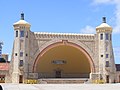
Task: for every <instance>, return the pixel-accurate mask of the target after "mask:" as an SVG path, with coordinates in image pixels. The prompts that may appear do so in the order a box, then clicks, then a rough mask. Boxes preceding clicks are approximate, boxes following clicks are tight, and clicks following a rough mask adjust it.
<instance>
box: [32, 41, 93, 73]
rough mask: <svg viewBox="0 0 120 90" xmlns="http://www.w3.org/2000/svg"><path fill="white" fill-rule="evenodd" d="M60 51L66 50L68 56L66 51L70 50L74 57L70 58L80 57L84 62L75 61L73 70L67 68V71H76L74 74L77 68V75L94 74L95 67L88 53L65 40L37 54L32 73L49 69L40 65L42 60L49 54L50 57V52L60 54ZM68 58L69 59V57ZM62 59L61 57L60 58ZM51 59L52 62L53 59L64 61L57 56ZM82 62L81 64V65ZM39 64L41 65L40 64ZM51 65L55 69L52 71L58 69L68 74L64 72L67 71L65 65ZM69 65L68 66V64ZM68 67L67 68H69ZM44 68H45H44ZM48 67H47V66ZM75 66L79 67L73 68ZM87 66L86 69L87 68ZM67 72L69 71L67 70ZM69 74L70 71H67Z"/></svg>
mask: <svg viewBox="0 0 120 90" xmlns="http://www.w3.org/2000/svg"><path fill="white" fill-rule="evenodd" d="M61 49H63V50H65V49H66V51H67V54H66V55H67V56H68V53H69V51H68V50H70V51H71V52H73V53H75V56H74V54H73V55H70V56H73V57H74V58H75V57H76V58H77V57H78V58H79V59H80V57H82V56H84V60H83V61H84V62H82V60H76V61H77V62H76V63H75V64H77V65H73V67H74V68H69V69H71V70H72V71H76V72H78V68H79V70H80V72H79V73H83V72H84V73H91V72H95V65H94V62H93V60H92V58H91V56H90V55H89V53H88V52H86V50H85V49H83V48H82V47H80V46H79V45H77V44H75V43H72V42H68V41H67V40H63V41H62V42H56V43H53V44H51V45H49V46H47V47H46V48H44V49H43V50H42V51H41V52H40V53H39V55H38V56H37V58H36V59H35V62H34V65H33V72H40V70H41V72H43V71H42V70H43V69H41V68H45V67H46V68H49V69H50V67H47V66H46V65H43V64H44V62H42V63H41V61H43V60H45V57H47V55H48V54H49V55H50V53H51V51H55V50H57V52H61ZM63 52H64V51H63ZM49 55H48V58H49V59H50V58H51V57H50V56H49ZM67 56H66V59H69V58H67ZM70 56H69V57H70ZM62 57H63V56H62ZM51 59H53V60H55V59H59V60H60V59H62V60H64V59H65V57H64V58H58V57H57V56H56V58H51ZM69 61H71V63H73V64H74V62H73V61H72V60H70V59H69ZM47 62H52V61H47ZM81 62H82V63H81ZM40 63H41V64H40ZM66 63H68V61H66ZM51 65H52V66H54V67H55V68H56V67H57V68H56V69H55V68H52V69H54V70H57V69H60V70H62V71H64V72H65V73H68V72H66V71H65V70H67V69H66V68H67V67H66V68H65V65H62V66H61V65H57V66H56V65H53V64H52V63H51ZM69 65H70V64H69ZM69 65H68V66H69ZM71 65H72V64H71ZM71 65H70V66H71ZM44 66H45V67H44ZM48 66H49V65H48ZM75 66H79V67H77V68H75ZM87 66H88V67H87ZM59 67H64V68H59ZM80 67H81V68H84V69H85V71H84V70H82V69H80ZM73 69H76V70H73ZM45 70H46V71H47V69H45ZM68 71H69V70H68ZM69 72H70V71H69ZM76 72H71V73H76Z"/></svg>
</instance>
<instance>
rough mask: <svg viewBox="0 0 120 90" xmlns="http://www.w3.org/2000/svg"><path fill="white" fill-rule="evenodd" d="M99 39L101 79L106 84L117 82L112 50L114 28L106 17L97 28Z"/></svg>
mask: <svg viewBox="0 0 120 90" xmlns="http://www.w3.org/2000/svg"><path fill="white" fill-rule="evenodd" d="M96 32H97V38H98V55H99V74H100V77H99V79H103V80H105V82H106V83H109V82H114V81H115V71H116V68H115V62H114V55H113V49H112V27H111V26H109V25H108V24H107V23H106V17H103V22H102V24H101V25H100V26H98V27H96Z"/></svg>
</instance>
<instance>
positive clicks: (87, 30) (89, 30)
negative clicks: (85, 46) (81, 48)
mask: <svg viewBox="0 0 120 90" xmlns="http://www.w3.org/2000/svg"><path fill="white" fill-rule="evenodd" d="M95 32H96V29H95V27H92V26H89V25H87V26H86V27H85V28H83V29H81V30H80V33H85V34H94V33H95Z"/></svg>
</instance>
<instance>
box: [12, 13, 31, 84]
mask: <svg viewBox="0 0 120 90" xmlns="http://www.w3.org/2000/svg"><path fill="white" fill-rule="evenodd" d="M13 26H14V34H15V38H14V49H13V61H12V62H13V70H12V83H19V82H20V83H22V82H23V80H24V79H25V78H26V77H25V76H26V75H24V74H26V72H27V65H28V60H29V32H30V24H29V23H28V22H26V21H25V20H24V13H21V19H20V20H19V21H18V22H16V23H14V25H13Z"/></svg>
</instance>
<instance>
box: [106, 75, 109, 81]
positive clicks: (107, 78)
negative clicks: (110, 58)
mask: <svg viewBox="0 0 120 90" xmlns="http://www.w3.org/2000/svg"><path fill="white" fill-rule="evenodd" d="M106 83H109V75H106Z"/></svg>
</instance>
